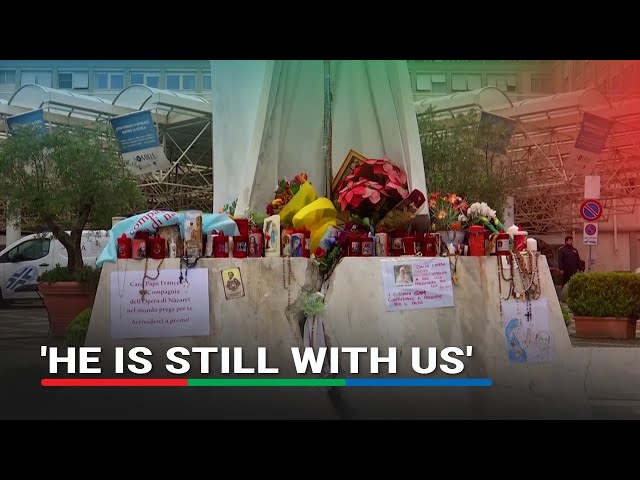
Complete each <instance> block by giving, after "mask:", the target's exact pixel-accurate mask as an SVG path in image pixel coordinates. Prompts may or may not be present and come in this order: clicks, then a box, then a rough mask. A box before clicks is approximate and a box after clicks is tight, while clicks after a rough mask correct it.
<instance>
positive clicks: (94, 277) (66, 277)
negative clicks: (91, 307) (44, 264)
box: [38, 265, 101, 293]
mask: <svg viewBox="0 0 640 480" xmlns="http://www.w3.org/2000/svg"><path fill="white" fill-rule="evenodd" d="M100 273H101V270H100V269H99V268H92V267H88V266H86V265H85V266H82V267H80V268H78V269H76V270H75V271H74V272H69V270H68V269H67V268H64V267H61V266H60V265H56V266H55V268H52V269H51V270H48V271H46V272H44V273H43V274H42V275H40V276H39V277H38V281H40V282H47V283H56V282H78V283H81V284H83V285H85V286H86V288H87V290H88V291H89V292H91V293H95V291H96V290H97V289H98V282H99V281H100Z"/></svg>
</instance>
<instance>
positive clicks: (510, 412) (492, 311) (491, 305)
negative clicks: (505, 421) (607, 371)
mask: <svg viewBox="0 0 640 480" xmlns="http://www.w3.org/2000/svg"><path fill="white" fill-rule="evenodd" d="M451 261H453V259H451ZM539 270H540V278H541V288H542V296H541V298H544V297H546V298H547V300H548V303H549V306H550V310H551V312H552V314H551V316H550V328H551V332H552V334H553V337H554V341H555V360H554V361H553V363H550V364H524V365H522V364H510V363H509V361H508V358H507V352H506V341H505V335H504V326H503V322H502V320H501V318H500V311H499V303H498V295H499V294H498V283H497V279H498V276H497V275H498V269H497V262H496V258H495V257H459V259H458V266H457V271H458V278H459V285H458V286H454V287H453V288H454V296H455V307H454V308H437V309H426V310H413V311H402V312H386V311H385V304H384V289H383V281H382V268H381V265H380V259H379V258H352V257H348V258H344V259H343V260H342V263H341V264H340V265H339V266H338V268H336V270H335V272H334V274H333V278H332V280H331V285H330V288H329V291H328V292H327V297H326V311H325V313H324V326H325V334H326V336H327V341H328V343H329V344H331V345H332V346H378V347H397V348H398V349H399V350H400V351H402V352H403V355H407V356H410V351H411V347H438V348H444V347H448V346H458V347H461V348H463V349H464V347H465V346H466V345H472V346H473V356H472V358H469V359H465V365H466V368H465V372H464V373H463V374H462V376H466V377H469V378H491V379H492V380H493V386H491V387H488V388H483V387H413V388H407V389H402V388H395V390H404V392H402V393H399V392H395V391H392V390H393V389H390V390H389V391H384V389H381V388H379V389H377V390H376V389H360V388H354V389H345V390H344V392H341V393H343V395H342V400H343V404H344V407H345V409H348V410H351V411H354V412H357V413H358V416H365V417H367V416H374V417H379V416H390V417H394V418H395V417H407V418H415V417H429V418H469V417H473V418H583V417H589V415H590V409H589V406H588V402H587V396H586V393H585V387H584V379H585V365H586V363H585V362H584V358H583V357H582V356H581V355H575V354H574V352H573V350H574V349H573V348H572V346H571V342H570V339H569V335H568V332H567V329H566V327H565V324H564V321H563V318H562V312H561V310H560V304H559V302H558V299H557V296H556V293H555V288H554V286H553V281H552V279H551V275H550V273H549V268H548V266H547V262H546V258H545V257H541V259H540V265H539ZM503 295H505V293H504V292H503ZM365 362H366V360H365ZM398 368H399V370H398V372H397V374H396V375H394V376H395V377H419V375H418V374H416V373H415V372H413V370H412V369H411V363H410V360H409V359H405V360H404V361H399V363H398ZM400 368H403V370H400ZM439 376H440V377H447V376H446V375H443V374H440V375H439ZM428 377H429V378H430V377H435V373H434V374H432V375H429V376H428ZM428 377H424V378H428ZM450 378H452V377H450ZM363 390H365V391H363ZM392 398H393V399H394V400H393V401H392V400H391V399H392Z"/></svg>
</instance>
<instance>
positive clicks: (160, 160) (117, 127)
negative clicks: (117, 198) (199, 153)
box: [111, 110, 171, 175]
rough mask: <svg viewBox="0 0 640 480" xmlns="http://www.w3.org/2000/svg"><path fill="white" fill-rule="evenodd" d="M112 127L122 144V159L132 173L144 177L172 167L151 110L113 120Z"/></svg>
mask: <svg viewBox="0 0 640 480" xmlns="http://www.w3.org/2000/svg"><path fill="white" fill-rule="evenodd" d="M111 126H112V127H113V130H114V132H115V134H116V139H117V140H118V143H119V144H120V151H121V152H122V158H123V159H124V161H125V163H126V164H127V166H128V167H129V169H130V170H131V171H133V172H134V173H136V174H139V175H142V174H145V173H149V172H155V171H156V170H166V169H168V168H169V167H170V166H171V163H169V160H167V157H166V156H165V154H164V150H163V149H162V145H160V138H159V137H158V131H157V130H156V126H155V124H154V123H153V118H151V112H150V111H149V110H145V111H142V112H135V113H131V114H128V115H122V116H120V117H116V118H113V119H111Z"/></svg>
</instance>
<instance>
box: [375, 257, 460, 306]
mask: <svg viewBox="0 0 640 480" xmlns="http://www.w3.org/2000/svg"><path fill="white" fill-rule="evenodd" d="M380 263H381V266H382V279H383V282H384V295H385V307H386V310H387V311H388V312H394V311H400V310H421V309H425V308H441V307H453V306H454V302H453V286H452V284H451V267H450V265H449V259H448V258H442V257H434V258H424V259H416V258H412V257H399V258H397V259H393V260H391V259H385V260H384V261H381V262H380Z"/></svg>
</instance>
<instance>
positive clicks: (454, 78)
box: [451, 74, 482, 92]
mask: <svg viewBox="0 0 640 480" xmlns="http://www.w3.org/2000/svg"><path fill="white" fill-rule="evenodd" d="M480 88H482V76H481V75H461V74H453V75H451V90H453V91H454V92H467V91H470V90H478V89H480Z"/></svg>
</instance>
